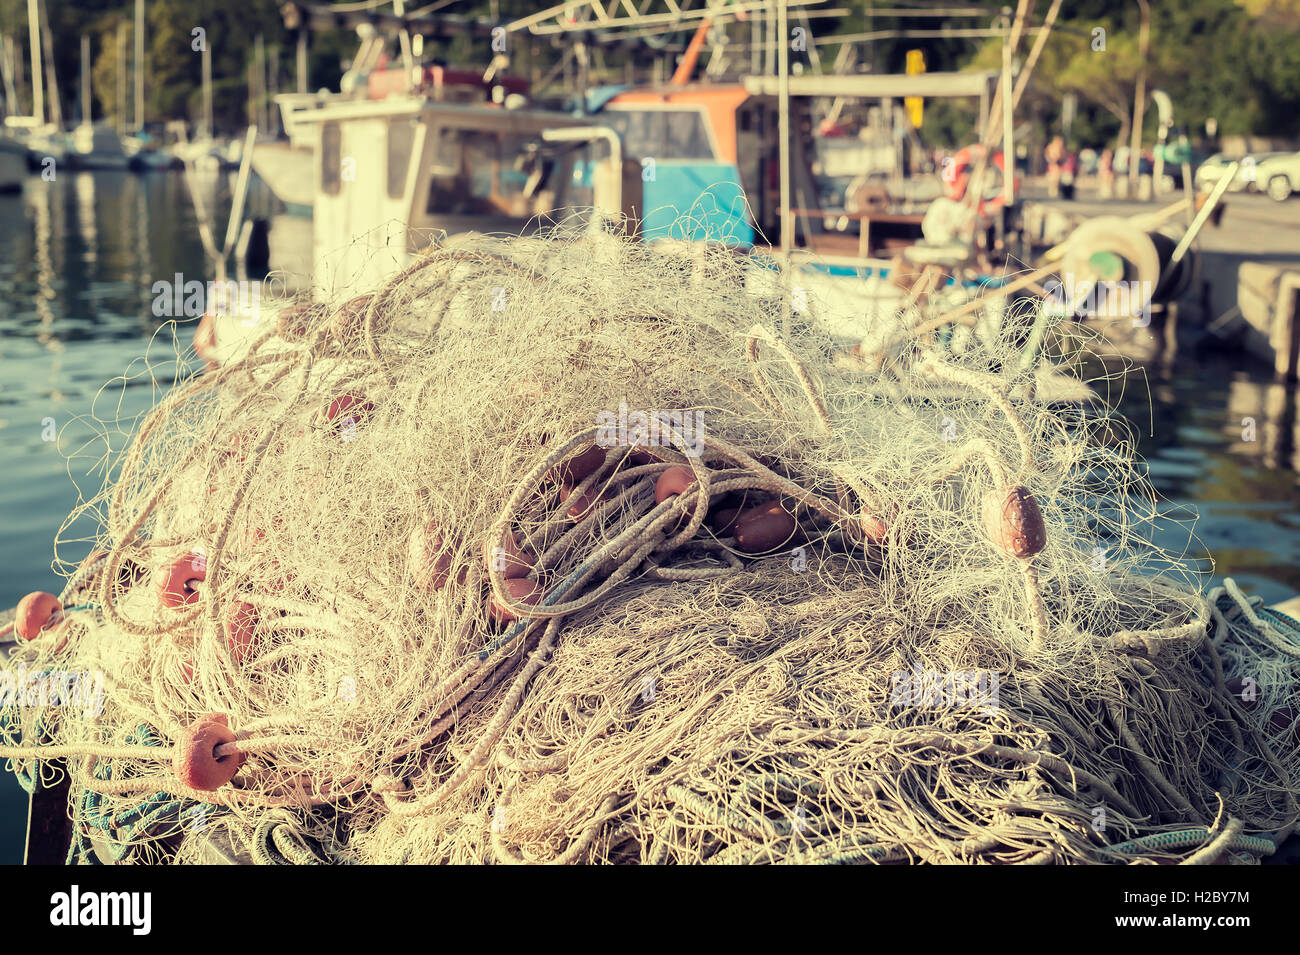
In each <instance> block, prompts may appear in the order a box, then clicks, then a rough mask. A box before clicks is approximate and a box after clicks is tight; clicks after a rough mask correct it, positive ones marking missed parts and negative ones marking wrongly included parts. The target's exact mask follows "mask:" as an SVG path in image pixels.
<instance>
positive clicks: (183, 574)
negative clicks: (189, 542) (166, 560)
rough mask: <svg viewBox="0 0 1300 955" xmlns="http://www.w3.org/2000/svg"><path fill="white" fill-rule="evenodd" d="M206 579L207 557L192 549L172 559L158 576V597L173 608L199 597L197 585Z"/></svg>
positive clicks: (192, 601) (189, 602)
mask: <svg viewBox="0 0 1300 955" xmlns="http://www.w3.org/2000/svg"><path fill="white" fill-rule="evenodd" d="M207 579H208V559H207V555H206V554H204V553H203V551H201V550H192V551H189V552H188V553H186V554H182V555H181V556H180V557H178V558H176V560H174V561H172V562H171V564H169V565H168V566H167V567H166V569H164V570H163V572H162V573H161V574H160V575H159V578H158V599H159V600H160V601H161V602H162V605H163V606H164V607H168V608H170V609H172V610H175V609H177V608H179V607H183V606H186V605H187V604H192V603H194V602H195V601H196V600H198V599H199V591H198V585H199V584H201V583H203V581H205V580H207Z"/></svg>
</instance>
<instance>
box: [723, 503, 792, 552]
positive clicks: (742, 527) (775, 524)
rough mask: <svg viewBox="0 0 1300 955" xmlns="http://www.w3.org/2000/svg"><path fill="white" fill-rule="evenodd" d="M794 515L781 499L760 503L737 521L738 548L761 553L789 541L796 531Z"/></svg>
mask: <svg viewBox="0 0 1300 955" xmlns="http://www.w3.org/2000/svg"><path fill="white" fill-rule="evenodd" d="M795 526H796V525H795V520H794V515H793V514H791V513H790V512H789V511H787V510H786V509H785V505H783V504H782V503H781V502H780V501H772V502H771V503H768V504H760V505H759V506H758V507H754V508H750V509H749V510H748V511H746V512H745V513H743V514H741V515H740V517H739V518H738V519H737V521H736V549H737V550H741V551H744V552H745V553H747V554H761V553H765V552H766V551H770V550H775V549H776V548H778V547H780V546H781V545H782V544H785V543H788V542H789V541H790V539H791V538H792V537H794V532H795Z"/></svg>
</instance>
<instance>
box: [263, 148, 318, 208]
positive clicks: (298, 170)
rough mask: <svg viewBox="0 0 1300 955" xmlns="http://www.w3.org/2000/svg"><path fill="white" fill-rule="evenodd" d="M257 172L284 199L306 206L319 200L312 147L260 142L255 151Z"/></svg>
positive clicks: (280, 198) (277, 196)
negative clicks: (302, 147)
mask: <svg viewBox="0 0 1300 955" xmlns="http://www.w3.org/2000/svg"><path fill="white" fill-rule="evenodd" d="M253 172H255V173H257V175H258V178H260V179H261V180H262V181H263V182H264V183H266V186H267V188H268V189H270V190H271V192H273V193H275V197H276V198H277V199H279V200H281V201H282V202H286V203H288V204H290V205H295V206H304V207H306V208H311V206H312V204H313V203H314V202H315V199H316V181H315V178H314V176H313V169H312V153H311V150H309V149H301V148H297V147H294V146H292V145H290V144H289V143H266V144H260V143H259V144H258V146H257V148H256V149H254V150H253Z"/></svg>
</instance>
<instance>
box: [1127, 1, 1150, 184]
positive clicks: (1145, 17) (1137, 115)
mask: <svg viewBox="0 0 1300 955" xmlns="http://www.w3.org/2000/svg"><path fill="white" fill-rule="evenodd" d="M1138 6H1140V7H1141V8H1142V26H1141V27H1140V28H1139V31H1138V74H1137V91H1136V92H1135V93H1134V94H1133V132H1132V134H1131V136H1130V139H1129V149H1128V152H1129V156H1128V192H1129V196H1130V197H1132V198H1137V185H1138V164H1139V155H1138V154H1139V152H1140V151H1141V149H1142V110H1143V107H1144V106H1145V105H1146V104H1145V102H1144V101H1145V99H1146V92H1147V45H1148V43H1149V42H1150V40H1151V7H1150V6H1149V5H1148V3H1147V0H1138ZM1152 192H1153V193H1154V192H1155V190H1154V189H1153V190H1152Z"/></svg>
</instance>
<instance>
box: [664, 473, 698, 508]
mask: <svg viewBox="0 0 1300 955" xmlns="http://www.w3.org/2000/svg"><path fill="white" fill-rule="evenodd" d="M694 483H695V472H694V471H692V470H691V469H690V468H686V467H675V468H669V469H668V470H667V471H665V472H664V473H663V474H661V475H659V480H657V481H655V503H656V504H662V503H663V502H664V501H666V500H668V498H670V497H672V496H673V495H674V494H682V493H684V492H685V491H686V489H687V488H688V487H690V486H691V485H692V484H694Z"/></svg>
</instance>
